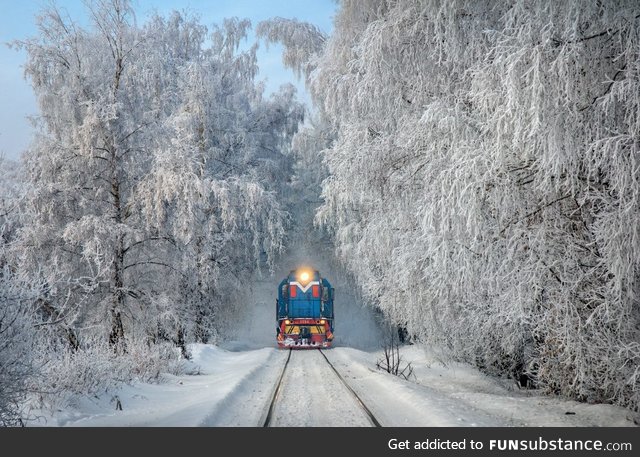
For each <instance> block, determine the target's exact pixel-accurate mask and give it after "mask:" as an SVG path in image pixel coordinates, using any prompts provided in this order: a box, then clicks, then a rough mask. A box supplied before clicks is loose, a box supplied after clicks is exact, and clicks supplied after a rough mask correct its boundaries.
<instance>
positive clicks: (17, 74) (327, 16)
mask: <svg viewBox="0 0 640 457" xmlns="http://www.w3.org/2000/svg"><path fill="white" fill-rule="evenodd" d="M48 3H49V2H48V0H24V1H19V0H0V156H5V157H8V158H12V159H17V158H18V157H19V156H20V154H21V152H22V151H23V150H24V149H25V148H26V147H27V146H28V144H29V142H30V140H31V136H32V133H33V132H32V129H31V126H30V124H29V121H28V120H27V116H30V115H34V114H37V106H36V101H35V98H34V96H33V92H32V90H31V87H30V86H29V83H28V81H26V80H25V79H24V76H23V69H22V65H23V64H24V61H25V58H26V56H25V54H24V53H23V52H18V51H16V50H14V49H9V48H8V47H7V46H6V43H8V42H11V41H13V40H21V39H24V38H28V37H31V36H34V35H35V34H36V33H37V29H36V25H35V16H36V15H37V14H38V12H39V11H40V10H41V9H42V8H43V7H44V6H46V5H47V4H48ZM132 3H133V5H134V8H135V10H136V17H137V21H138V23H139V24H142V23H144V22H145V21H146V18H147V17H148V16H149V14H150V13H151V12H152V11H153V10H157V11H158V12H159V13H160V14H162V15H166V14H167V13H169V12H170V11H172V10H187V11H190V12H192V13H195V14H197V15H199V16H200V18H201V22H202V23H203V24H205V25H207V26H209V25H211V24H214V23H220V22H221V21H222V19H223V18H225V17H234V16H236V17H239V18H248V19H249V20H251V23H252V24H253V25H254V26H255V25H256V24H257V23H258V22H260V21H261V20H264V19H268V18H270V17H274V16H281V17H287V18H297V19H299V20H303V21H307V22H311V23H313V24H315V25H317V26H318V27H319V28H320V30H322V31H323V32H325V33H327V34H329V33H331V31H332V28H333V16H334V14H335V11H336V8H337V3H336V1H335V0H262V1H260V0H208V1H207V0H132ZM55 4H56V5H58V6H59V7H61V8H64V9H66V10H67V11H68V13H69V15H70V16H71V17H72V18H74V19H75V20H77V21H79V22H81V23H86V22H87V19H86V17H87V16H86V10H85V7H84V4H83V2H82V1H81V0H57V1H55ZM258 59H259V62H258V63H259V65H260V74H259V76H258V79H261V80H266V89H267V93H270V92H272V91H274V90H275V89H277V88H278V87H279V86H280V84H282V83H285V82H292V83H294V84H295V85H296V86H297V87H298V90H299V92H300V98H301V99H303V100H305V101H307V100H308V96H307V94H306V93H305V92H304V86H303V84H302V82H300V81H298V80H297V79H296V77H295V75H294V74H293V72H291V71H289V70H287V69H285V68H283V66H282V61H281V49H280V47H279V46H270V47H269V50H267V49H266V48H265V46H264V45H262V44H261V46H260V51H259V54H258Z"/></svg>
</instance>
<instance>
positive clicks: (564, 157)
mask: <svg viewBox="0 0 640 457" xmlns="http://www.w3.org/2000/svg"><path fill="white" fill-rule="evenodd" d="M87 8H88V10H89V13H90V17H91V25H90V27H82V26H80V25H79V24H78V23H77V22H75V21H74V20H73V19H72V18H69V17H67V16H65V15H64V14H63V13H61V11H60V10H59V9H57V8H56V7H55V5H54V6H51V7H49V8H48V9H45V10H43V11H42V12H41V14H40V16H39V17H38V28H39V33H38V34H37V35H36V36H34V37H33V38H31V39H28V40H24V41H19V42H15V43H12V46H15V47H16V48H18V49H22V50H25V51H26V52H27V55H28V60H27V62H26V64H25V76H26V78H27V79H28V81H29V82H30V84H31V85H32V87H33V91H34V93H35V95H36V97H37V100H38V105H39V111H40V115H39V116H38V117H37V119H35V120H34V124H35V127H36V128H37V135H36V136H35V137H34V138H33V141H32V143H31V146H30V147H29V148H28V150H26V151H25V152H24V154H23V156H22V158H21V160H20V162H19V163H14V162H11V161H8V160H4V159H0V361H1V363H0V424H2V425H10V426H11V425H19V424H21V423H22V422H23V421H24V420H27V418H28V417H27V416H28V408H29V405H33V404H34V403H38V404H49V405H51V404H60V403H64V401H65V396H67V395H69V394H70V393H78V392H80V393H87V394H91V393H92V392H95V391H97V390H99V389H104V388H105V386H109V385H111V384H113V383H117V382H127V381H130V380H132V379H142V380H146V381H152V380H154V379H157V378H158V375H159V373H160V372H163V371H169V372H171V371H176V370H179V367H180V363H179V362H180V359H181V358H189V357H190V355H189V350H188V344H189V343H192V342H201V343H210V344H215V343H216V341H217V340H218V338H220V337H221V336H223V335H224V334H225V331H226V330H227V329H228V328H229V325H230V322H231V321H232V320H233V319H234V318H235V317H236V316H237V315H240V314H241V313H242V310H243V307H246V306H247V305H248V304H247V300H246V296H245V295H244V294H245V293H246V289H245V288H243V280H244V279H246V278H250V277H255V276H256V275H257V276H260V275H267V276H268V275H269V273H270V272H272V271H273V270H274V268H275V266H276V265H277V264H278V262H279V259H280V258H281V256H282V255H283V254H284V253H286V251H287V247H288V245H289V244H290V241H291V240H292V239H294V238H296V237H297V236H299V234H300V232H301V231H303V230H306V231H309V230H311V229H310V228H309V227H307V226H306V225H307V224H306V223H307V222H309V221H313V224H312V225H313V231H314V234H312V235H309V236H313V237H315V238H316V239H317V240H322V242H326V243H327V244H329V245H330V249H331V251H332V252H333V255H334V256H335V259H336V262H338V263H339V264H340V265H342V267H343V268H344V269H345V271H347V272H348V275H349V278H350V280H351V281H352V284H353V287H357V288H358V291H359V293H360V295H361V297H362V300H363V301H364V303H365V304H366V305H367V306H370V307H372V308H374V309H375V310H377V312H379V313H380V314H381V315H382V316H384V319H385V320H386V321H387V322H389V323H390V324H392V325H394V326H397V327H399V328H402V329H403V331H406V334H407V335H408V339H409V340H410V341H414V342H421V343H424V344H427V345H432V346H434V347H439V348H441V349H442V350H443V351H446V353H447V354H448V356H449V357H451V358H452V359H454V360H460V361H465V362H469V363H471V364H473V365H475V366H477V367H479V368H481V369H482V370H483V371H485V372H487V373H489V374H492V375H495V376H507V377H512V378H516V379H519V380H524V381H523V382H525V383H526V384H527V385H528V386H530V387H534V388H537V389H540V390H542V391H545V392H549V393H553V394H559V395H563V396H566V397H568V398H573V399H576V400H579V401H583V402H590V403H595V402H603V403H611V404H616V405H620V406H623V407H625V408H629V409H630V410H632V411H636V412H637V411H639V410H640V223H639V222H640V6H639V5H638V4H637V2H636V1H633V0H618V1H609V2H601V1H597V2H584V1H581V0H570V1H566V2H556V1H551V0H534V1H525V0H508V1H494V0H484V1H475V0H474V1H471V0H455V1H450V2H442V1H437V0H403V1H397V0H340V1H339V3H338V7H337V10H336V15H335V17H334V30H333V31H332V33H331V34H330V35H326V34H324V33H323V32H322V31H321V30H319V29H318V28H317V27H315V26H314V25H312V24H309V23H305V22H301V21H298V20H296V19H286V18H279V17H274V18H272V19H270V20H267V21H264V22H260V23H258V24H251V23H250V22H249V21H248V20H244V19H241V18H229V19H226V20H225V21H224V22H223V23H222V24H219V25H213V26H211V25H206V26H205V25H204V24H202V23H201V22H200V21H199V20H198V19H197V18H196V17H190V16H188V15H186V14H185V13H179V12H174V13H173V14H171V15H169V16H167V17H162V16H159V15H156V16H154V17H153V18H151V19H150V20H149V21H147V22H145V23H144V24H138V23H137V22H136V20H135V16H134V14H133V8H132V5H131V3H130V2H129V1H128V0H94V1H91V2H88V3H87ZM254 27H255V29H254ZM250 30H255V34H256V36H257V37H258V40H259V42H258V43H255V44H254V45H253V46H251V47H248V48H244V47H241V46H240V43H241V42H243V40H245V39H246V37H247V36H248V32H249V31H250ZM273 43H278V44H280V45H281V46H283V49H284V52H283V55H282V59H283V63H284V64H285V65H286V66H288V67H289V68H291V69H293V70H294V71H295V72H296V74H297V75H299V77H300V78H302V79H303V80H304V82H305V85H306V87H307V89H308V90H309V92H310V94H311V97H312V102H313V106H312V107H307V106H305V105H304V104H303V103H302V102H300V101H299V100H298V97H297V95H296V93H295V89H294V88H293V86H286V85H285V86H282V87H281V89H280V92H278V93H277V94H275V95H273V96H270V97H266V96H265V95H264V94H263V86H262V85H261V83H260V82H259V81H258V80H257V78H256V75H257V70H258V68H257V60H256V50H257V49H258V46H264V45H268V44H273ZM309 202H313V203H312V205H311V206H310V204H309Z"/></svg>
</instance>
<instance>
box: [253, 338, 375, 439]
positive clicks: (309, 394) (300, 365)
mask: <svg viewBox="0 0 640 457" xmlns="http://www.w3.org/2000/svg"><path fill="white" fill-rule="evenodd" d="M295 352H296V355H295V356H294V357H292V350H291V349H290V350H289V354H288V356H287V359H286V361H285V363H284V366H283V368H282V372H281V374H280V377H279V378H278V380H277V383H276V386H275V389H274V391H273V392H274V393H273V396H272V398H271V400H270V402H269V407H268V411H267V414H266V416H265V420H264V423H263V424H262V425H263V427H274V426H275V427H277V426H363V427H366V426H374V427H381V424H380V422H379V421H378V420H377V419H376V417H375V416H374V414H373V413H372V412H371V410H370V409H369V408H368V407H367V406H366V405H365V403H364V402H363V400H362V399H361V398H360V396H359V395H358V394H357V393H356V392H355V391H354V390H353V389H352V388H351V386H350V385H349V384H348V383H347V381H346V380H345V379H344V377H343V376H342V375H341V374H340V372H338V370H337V369H336V368H335V366H334V365H333V364H332V363H331V361H330V360H329V358H328V357H327V356H326V354H324V352H323V351H322V350H321V349H318V350H315V351H313V350H312V351H307V350H297V351H295ZM316 354H318V355H316ZM290 362H291V363H290ZM330 372H331V373H333V375H332V374H330Z"/></svg>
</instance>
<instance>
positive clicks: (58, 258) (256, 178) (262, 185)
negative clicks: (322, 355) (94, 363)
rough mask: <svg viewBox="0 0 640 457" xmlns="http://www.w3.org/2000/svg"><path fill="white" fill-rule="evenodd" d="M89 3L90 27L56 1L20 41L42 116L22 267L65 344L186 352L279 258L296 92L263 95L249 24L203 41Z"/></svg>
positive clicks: (192, 26)
mask: <svg viewBox="0 0 640 457" xmlns="http://www.w3.org/2000/svg"><path fill="white" fill-rule="evenodd" d="M88 7H89V12H90V16H91V18H92V21H93V23H92V27H91V28H89V29H85V28H82V27H80V26H79V25H78V24H77V23H75V22H74V21H73V20H71V19H70V18H67V17H64V16H63V15H62V14H61V13H60V11H59V10H57V9H56V8H55V7H53V8H50V9H47V10H45V11H44V12H43V13H42V15H41V16H40V18H39V27H40V34H39V35H38V36H37V37H35V38H33V39H30V40H26V41H24V42H22V43H19V44H18V45H19V46H22V47H23V48H25V49H26V51H27V52H28V56H29V58H28V62H27V65H26V74H27V76H28V77H29V79H30V80H31V82H32V84H33V87H34V90H35V92H36V95H37V97H38V101H39V104H40V111H41V116H40V118H39V134H38V138H37V140H36V141H35V142H34V144H33V146H32V147H31V148H30V150H29V151H28V153H27V154H26V161H25V167H26V171H27V173H28V179H29V182H30V189H29V192H28V195H27V203H28V207H29V208H30V211H32V212H33V214H34V217H33V219H32V220H31V221H28V223H27V224H26V225H25V227H24V228H23V230H22V232H21V243H23V246H24V248H25V251H24V254H23V256H22V257H21V267H22V268H23V269H24V270H25V271H29V272H31V273H32V274H33V275H37V276H38V278H39V279H41V281H42V282H43V283H44V284H45V285H46V287H45V291H44V293H43V294H42V296H41V297H39V300H38V302H37V303H38V306H39V313H40V314H39V315H40V317H41V319H42V321H43V324H45V323H46V324H47V326H46V327H47V328H57V329H63V331H62V333H61V334H62V335H65V338H66V342H64V344H65V345H66V347H67V349H68V350H70V351H72V352H73V351H78V350H79V349H80V350H84V351H86V350H89V349H91V348H95V347H97V346H96V345H100V344H102V342H106V341H108V343H109V345H110V346H111V348H112V350H115V352H116V353H117V354H126V353H128V352H131V350H132V344H133V345H138V346H140V344H141V343H145V344H149V343H158V344H161V343H163V342H165V341H167V340H168V341H170V342H171V343H175V344H177V345H178V346H180V347H181V348H182V349H183V355H185V356H188V353H187V352H186V343H187V342H189V341H208V340H209V339H210V338H211V337H212V336H214V334H215V332H216V330H217V329H218V328H219V327H220V326H221V325H223V324H224V322H221V321H219V319H218V317H217V316H216V313H217V312H218V311H219V310H221V309H223V308H224V307H225V306H227V305H228V307H230V308H233V305H234V299H236V300H237V301H238V302H239V301H240V300H239V299H238V295H239V294H238V290H239V287H238V286H237V285H238V282H239V279H238V278H241V277H242V275H243V274H245V273H247V272H248V271H249V272H253V270H255V269H258V268H264V267H265V266H266V267H268V266H269V263H270V262H272V261H273V259H274V256H275V255H276V254H277V253H278V252H279V250H280V249H281V243H282V238H283V236H284V231H285V229H286V228H285V223H286V212H285V211H284V209H283V208H282V207H281V205H280V197H281V193H282V185H281V183H282V182H284V180H283V179H282V176H283V175H286V172H287V168H286V167H290V165H289V164H288V162H287V160H286V159H285V156H286V154H287V148H288V145H289V143H290V138H291V136H292V135H293V134H294V133H295V131H296V129H297V126H298V123H299V122H300V121H301V120H302V109H301V106H300V104H299V103H297V102H296V101H295V93H294V91H293V90H292V89H291V88H287V87H285V88H283V89H282V90H281V92H280V93H278V94H276V95H274V96H272V97H271V98H268V99H267V98H265V97H263V94H262V91H261V88H260V87H261V86H260V84H258V83H257V82H256V81H255V75H256V73H257V65H256V56H255V47H253V48H250V49H249V50H245V51H241V50H240V49H239V44H240V41H241V40H242V39H244V38H245V37H246V30H247V28H248V27H249V26H250V24H249V23H248V21H243V20H237V19H230V20H227V21H225V23H224V24H223V25H222V26H220V27H214V29H213V31H212V33H209V32H208V30H207V28H206V27H204V26H203V25H201V24H200V23H199V22H198V20H197V19H195V18H190V17H186V16H184V15H182V14H179V13H173V14H172V15H170V16H169V17H167V18H163V17H160V16H154V17H152V18H151V19H150V20H149V21H148V22H147V23H146V24H144V25H143V26H138V25H137V24H136V22H135V18H134V16H133V11H132V8H131V5H130V3H129V2H128V1H123V0H109V1H97V2H91V3H88ZM237 265H241V267H237ZM230 297H231V298H230ZM63 339H64V338H63ZM85 343H86V344H85ZM135 350H136V351H137V350H138V349H135ZM78 357H80V356H78Z"/></svg>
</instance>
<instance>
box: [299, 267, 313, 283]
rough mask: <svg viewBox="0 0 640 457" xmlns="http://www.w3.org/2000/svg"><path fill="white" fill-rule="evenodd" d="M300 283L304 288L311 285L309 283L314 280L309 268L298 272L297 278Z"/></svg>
mask: <svg viewBox="0 0 640 457" xmlns="http://www.w3.org/2000/svg"><path fill="white" fill-rule="evenodd" d="M296 279H297V280H298V282H299V283H300V284H302V285H303V286H306V285H307V284H309V281H311V279H312V274H311V271H310V270H309V269H308V268H304V269H302V268H301V269H300V270H298V274H297V278H296Z"/></svg>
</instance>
